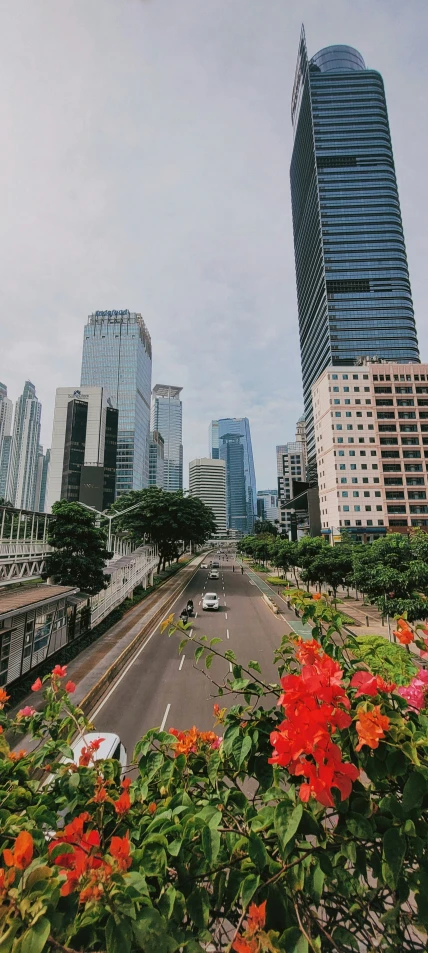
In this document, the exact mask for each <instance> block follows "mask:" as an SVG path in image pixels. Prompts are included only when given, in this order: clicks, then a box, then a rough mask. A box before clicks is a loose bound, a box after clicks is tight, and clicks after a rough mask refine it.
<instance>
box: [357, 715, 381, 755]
mask: <svg viewBox="0 0 428 953" xmlns="http://www.w3.org/2000/svg"><path fill="white" fill-rule="evenodd" d="M357 715H358V716H359V720H358V721H357V724H356V728H357V732H358V738H359V742H358V744H357V746H356V748H355V750H356V751H361V748H362V747H363V745H368V747H369V748H378V747H379V741H381V739H382V738H384V737H385V731H387V730H388V728H389V718H388V716H387V715H382V712H381V710H380V705H375V706H374V708H372V709H371V711H364V708H358V709H357Z"/></svg>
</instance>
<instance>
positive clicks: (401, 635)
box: [393, 626, 413, 645]
mask: <svg viewBox="0 0 428 953" xmlns="http://www.w3.org/2000/svg"><path fill="white" fill-rule="evenodd" d="M393 633H394V635H395V638H396V639H398V641H399V642H400V643H401V645H410V643H411V642H413V632H412V630H411V629H409V628H407V626H406V628H402V629H401V628H400V629H393Z"/></svg>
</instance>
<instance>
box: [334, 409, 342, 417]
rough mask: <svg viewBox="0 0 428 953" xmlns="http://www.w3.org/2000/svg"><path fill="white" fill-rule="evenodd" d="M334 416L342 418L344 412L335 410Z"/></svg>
mask: <svg viewBox="0 0 428 953" xmlns="http://www.w3.org/2000/svg"><path fill="white" fill-rule="evenodd" d="M334 416H335V417H341V416H342V411H341V410H335V412H334Z"/></svg>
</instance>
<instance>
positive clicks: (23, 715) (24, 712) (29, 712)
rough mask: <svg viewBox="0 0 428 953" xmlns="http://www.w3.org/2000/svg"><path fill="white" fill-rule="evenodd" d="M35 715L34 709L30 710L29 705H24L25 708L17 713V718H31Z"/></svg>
mask: <svg viewBox="0 0 428 953" xmlns="http://www.w3.org/2000/svg"><path fill="white" fill-rule="evenodd" d="M35 714H36V709H35V708H32V707H31V705H26V706H25V708H21V710H20V711H19V712H18V715H17V718H31V716H32V715H35Z"/></svg>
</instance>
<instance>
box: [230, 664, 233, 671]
mask: <svg viewBox="0 0 428 953" xmlns="http://www.w3.org/2000/svg"><path fill="white" fill-rule="evenodd" d="M229 668H230V671H231V672H232V671H233V669H232V662H229Z"/></svg>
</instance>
